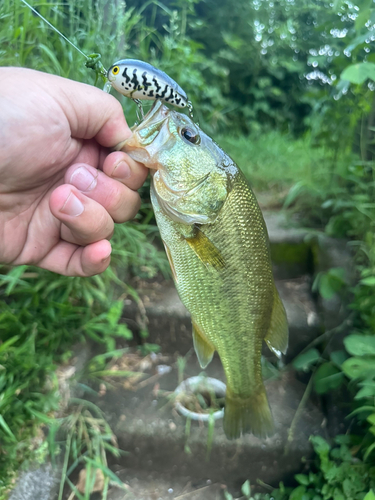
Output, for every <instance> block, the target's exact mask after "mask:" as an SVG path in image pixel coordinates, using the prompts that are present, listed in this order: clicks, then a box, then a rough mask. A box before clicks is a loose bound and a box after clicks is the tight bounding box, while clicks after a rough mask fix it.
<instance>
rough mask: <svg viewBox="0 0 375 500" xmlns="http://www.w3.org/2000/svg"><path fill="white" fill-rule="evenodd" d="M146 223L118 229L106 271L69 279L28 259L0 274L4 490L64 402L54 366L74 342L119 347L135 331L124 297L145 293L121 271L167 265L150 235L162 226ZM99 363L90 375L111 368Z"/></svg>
mask: <svg viewBox="0 0 375 500" xmlns="http://www.w3.org/2000/svg"><path fill="white" fill-rule="evenodd" d="M140 227H141V228H143V232H140V231H139V230H138V228H137V225H136V224H135V223H133V224H129V225H128V226H125V225H124V226H119V227H118V228H117V230H116V234H115V237H114V257H113V266H112V267H111V268H110V269H108V270H107V271H106V272H105V273H104V274H102V275H101V276H94V277H92V278H68V277H65V276H57V275H55V274H53V273H50V272H47V271H43V270H41V269H36V268H32V267H28V266H19V267H15V268H12V269H10V270H7V269H5V268H4V270H3V271H4V274H0V338H1V341H0V414H1V417H0V441H1V442H2V452H1V453H0V493H1V492H2V491H6V489H7V487H8V484H9V482H10V481H11V479H12V477H13V475H14V473H15V471H17V468H18V466H19V464H20V463H22V462H23V461H25V459H28V458H30V459H31V458H34V459H35V456H36V455H35V453H36V452H37V451H38V447H36V448H35V446H34V445H33V444H32V441H30V438H31V437H32V436H33V435H34V434H35V432H36V429H37V427H38V425H40V423H41V422H43V420H42V417H41V416H42V415H45V414H48V413H50V412H52V411H53V410H56V409H57V408H58V384H57V380H56V377H55V375H54V373H55V370H56V367H57V363H61V362H64V361H67V360H68V359H69V358H70V357H71V348H72V345H74V344H76V343H77V342H82V341H86V340H87V339H91V340H93V341H95V342H97V343H98V344H99V345H100V346H101V347H102V349H103V350H105V351H108V352H112V351H113V350H114V349H115V346H116V342H123V341H124V340H125V341H126V340H129V339H131V338H132V334H131V332H130V330H129V329H128V327H127V326H126V324H125V323H124V322H123V320H122V316H123V315H124V314H125V315H126V312H125V311H123V307H124V302H123V300H122V299H121V300H119V299H117V297H120V296H121V295H124V294H125V295H129V296H131V297H133V298H134V299H135V300H136V301H137V299H138V298H137V294H136V292H135V291H134V290H133V289H132V288H131V287H129V285H126V283H125V282H124V281H122V280H121V279H120V278H119V276H121V277H122V278H123V279H128V278H129V277H130V276H131V274H132V273H137V274H138V275H140V276H143V277H145V278H147V277H152V276H154V275H155V274H156V272H157V271H158V270H160V269H163V270H164V271H165V270H166V260H165V257H164V255H163V254H161V253H160V252H159V251H158V250H156V248H155V247H154V245H152V243H151V239H150V237H149V238H147V234H149V235H152V234H155V228H149V227H148V226H140ZM6 271H7V272H6ZM140 327H141V328H144V325H143V324H142V325H140ZM95 363H96V366H95V368H94V366H92V367H91V369H90V373H89V374H88V375H90V376H91V377H92V378H93V377H94V378H95V379H97V378H99V377H101V376H103V375H104V374H105V372H104V371H103V370H105V367H104V366H103V363H100V364H99V365H98V362H95ZM121 375H122V376H124V375H126V374H121Z"/></svg>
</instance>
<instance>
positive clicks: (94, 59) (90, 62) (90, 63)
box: [21, 0, 107, 83]
mask: <svg viewBox="0 0 375 500" xmlns="http://www.w3.org/2000/svg"><path fill="white" fill-rule="evenodd" d="M21 2H22V3H24V4H25V5H26V6H27V7H28V8H29V9H30V10H32V12H34V14H36V15H37V16H39V17H40V19H42V21H44V22H45V23H46V24H48V26H49V27H50V28H52V29H53V30H54V31H56V33H58V35H60V36H61V37H62V38H63V39H64V40H65V41H67V42H68V43H69V44H70V45H71V46H72V47H73V48H74V49H76V50H77V51H78V52H79V53H80V54H81V55H82V56H83V57H84V58H85V59H86V64H85V66H86V68H91V69H93V70H94V71H95V72H96V74H97V78H98V76H99V75H100V76H101V77H102V79H103V80H104V81H107V71H106V69H105V68H104V66H103V64H102V63H101V61H100V57H101V56H100V54H90V55H89V56H88V55H86V54H85V53H84V52H82V50H81V49H79V48H78V47H77V45H74V43H73V42H71V41H70V40H69V38H67V37H66V36H65V35H64V34H63V33H61V31H59V30H58V29H57V28H56V27H55V26H54V25H53V24H51V23H50V22H49V21H47V19H46V18H45V17H43V16H42V14H40V13H39V12H38V11H37V10H36V9H34V7H32V6H31V5H30V4H29V3H27V2H26V0H21ZM95 83H96V82H95Z"/></svg>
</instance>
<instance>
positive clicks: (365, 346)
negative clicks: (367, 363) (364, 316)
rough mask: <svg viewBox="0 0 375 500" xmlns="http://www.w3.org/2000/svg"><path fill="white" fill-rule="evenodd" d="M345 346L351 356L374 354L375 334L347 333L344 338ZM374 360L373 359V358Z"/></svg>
mask: <svg viewBox="0 0 375 500" xmlns="http://www.w3.org/2000/svg"><path fill="white" fill-rule="evenodd" d="M344 344H345V348H346V350H347V351H348V353H349V354H352V355H353V356H365V355H366V354H372V355H375V336H371V335H359V334H353V335H349V336H348V337H346V338H345V339H344ZM374 361H375V360H374Z"/></svg>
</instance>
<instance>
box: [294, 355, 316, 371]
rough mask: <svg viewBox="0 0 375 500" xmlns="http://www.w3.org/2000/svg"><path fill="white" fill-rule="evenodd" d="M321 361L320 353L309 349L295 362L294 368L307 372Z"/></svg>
mask: <svg viewBox="0 0 375 500" xmlns="http://www.w3.org/2000/svg"><path fill="white" fill-rule="evenodd" d="M319 359H320V353H319V351H318V350H317V349H309V350H308V351H306V352H304V353H302V354H300V355H299V356H297V357H296V358H295V359H294V360H293V363H292V364H293V366H294V368H295V369H296V370H303V371H305V372H307V371H308V370H309V369H310V366H311V365H312V364H314V363H315V362H316V361H318V360H319Z"/></svg>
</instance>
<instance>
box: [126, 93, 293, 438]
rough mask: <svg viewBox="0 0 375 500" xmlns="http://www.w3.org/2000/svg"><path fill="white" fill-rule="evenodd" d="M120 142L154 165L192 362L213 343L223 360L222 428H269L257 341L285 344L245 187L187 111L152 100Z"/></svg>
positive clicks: (204, 357) (261, 431)
mask: <svg viewBox="0 0 375 500" xmlns="http://www.w3.org/2000/svg"><path fill="white" fill-rule="evenodd" d="M124 150H125V151H126V152H127V153H128V154H129V155H130V156H132V158H133V159H135V160H137V161H140V162H142V163H144V164H145V165H146V166H148V167H149V168H151V169H153V171H154V174H153V182H152V187H151V201H152V205H153V208H154V211H155V217H156V221H157V224H158V227H159V230H160V234H161V237H162V240H163V243H164V246H165V249H166V252H167V256H168V259H169V263H170V265H171V269H172V273H173V277H174V281H175V284H176V288H177V291H178V293H179V296H180V298H181V300H182V302H183V303H184V305H185V306H186V308H187V309H188V311H189V312H190V314H191V317H192V324H193V342H194V347H195V350H196V353H197V356H198V359H199V362H200V364H201V366H202V368H204V367H205V366H207V364H208V363H209V362H210V361H211V359H212V356H213V353H214V351H215V350H216V351H217V352H218V354H219V356H220V359H221V361H222V364H223V367H224V371H225V375H226V378H227V392H226V398H225V412H224V431H225V433H226V435H227V437H228V438H230V439H233V438H237V437H239V436H240V435H241V434H244V433H248V432H252V433H254V434H255V435H257V436H260V437H266V436H268V435H271V434H272V432H273V421H272V416H271V411H270V407H269V404H268V401H267V396H266V392H265V388H264V385H263V381H262V372H261V350H262V344H263V341H265V342H266V343H267V345H268V346H269V348H270V349H271V350H272V351H273V352H275V353H276V354H277V355H281V353H283V352H284V353H285V351H286V348H287V339H288V328H287V322H286V315H285V309H284V306H283V304H282V302H281V300H280V297H279V295H278V292H277V290H276V287H275V283H274V280H273V276H272V267H271V260H270V250H269V243H268V235H267V229H266V226H265V223H264V219H263V216H262V213H261V211H260V208H259V206H258V203H257V201H256V198H255V196H254V194H253V192H252V190H251V188H250V187H249V185H248V184H247V181H246V179H245V177H244V176H243V174H242V173H241V171H240V170H239V168H238V167H237V165H236V164H235V163H234V162H233V161H232V160H231V159H230V158H229V157H228V156H227V155H226V154H225V152H224V151H223V150H221V149H220V148H219V146H218V145H217V144H216V143H214V142H213V141H212V140H211V139H210V138H209V137H208V136H207V135H206V134H204V133H203V132H202V131H201V130H200V129H199V128H198V127H197V126H196V125H195V124H194V123H193V122H192V120H191V119H190V118H188V117H187V116H185V115H183V114H181V113H177V112H176V111H170V110H168V108H166V107H165V106H164V105H163V104H162V103H160V102H159V103H156V104H155V105H154V107H153V108H152V110H151V111H150V112H149V113H148V115H146V117H145V119H144V121H143V122H142V123H141V124H140V125H139V126H138V127H136V128H135V129H134V131H133V136H132V137H131V138H129V139H127V141H126V142H125V149H124Z"/></svg>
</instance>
